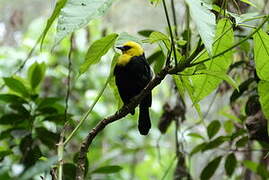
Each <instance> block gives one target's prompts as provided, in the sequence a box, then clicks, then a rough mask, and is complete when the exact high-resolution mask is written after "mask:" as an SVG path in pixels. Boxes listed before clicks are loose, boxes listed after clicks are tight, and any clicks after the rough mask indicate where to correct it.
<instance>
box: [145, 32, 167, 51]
mask: <svg viewBox="0 0 269 180" xmlns="http://www.w3.org/2000/svg"><path fill="white" fill-rule="evenodd" d="M159 41H162V42H163V43H164V44H165V46H166V47H167V48H168V49H169V48H170V40H169V37H168V36H167V35H166V34H164V33H162V32H158V31H154V32H152V33H151V34H150V36H149V38H148V39H146V40H143V42H145V43H151V44H153V43H156V42H159Z"/></svg>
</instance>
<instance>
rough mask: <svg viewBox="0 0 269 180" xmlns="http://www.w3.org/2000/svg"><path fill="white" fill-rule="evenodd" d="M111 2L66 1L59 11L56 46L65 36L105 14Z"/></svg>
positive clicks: (96, 0)
mask: <svg viewBox="0 0 269 180" xmlns="http://www.w3.org/2000/svg"><path fill="white" fill-rule="evenodd" d="M112 1H113V0H68V2H67V3H66V5H65V7H64V8H63V9H62V10H61V12H60V15H59V20H58V25H57V34H56V40H55V41H56V42H55V43H56V44H58V43H59V42H60V41H61V40H62V39H63V38H64V37H65V36H66V35H68V34H70V33H72V32H74V31H76V30H77V29H79V28H81V27H84V26H85V25H87V24H88V23H89V22H90V21H91V20H92V19H94V18H96V17H100V16H102V15H104V14H105V13H106V11H107V10H108V8H109V7H110V6H111V4H112Z"/></svg>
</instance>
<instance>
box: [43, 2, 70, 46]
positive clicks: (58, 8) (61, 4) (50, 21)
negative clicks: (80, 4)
mask: <svg viewBox="0 0 269 180" xmlns="http://www.w3.org/2000/svg"><path fill="white" fill-rule="evenodd" d="M66 2H67V0H58V1H57V3H56V5H55V8H54V10H53V12H52V14H51V16H50V17H49V19H48V20H47V24H46V27H45V29H44V31H43V32H42V34H41V36H40V38H41V47H42V44H43V41H44V39H45V37H46V35H47V33H48V31H49V29H50V27H51V25H52V24H53V22H54V21H55V19H56V18H57V17H58V16H59V14H60V12H61V9H62V8H63V7H64V5H65V4H66Z"/></svg>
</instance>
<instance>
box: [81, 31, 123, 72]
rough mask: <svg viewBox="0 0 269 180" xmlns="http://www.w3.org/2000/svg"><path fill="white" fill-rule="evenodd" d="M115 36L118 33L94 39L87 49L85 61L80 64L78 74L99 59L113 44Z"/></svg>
mask: <svg viewBox="0 0 269 180" xmlns="http://www.w3.org/2000/svg"><path fill="white" fill-rule="evenodd" d="M117 37H118V34H115V33H114V34H110V35H107V36H105V37H103V38H101V39H99V40H97V41H95V42H94V43H93V44H92V45H91V46H90V48H89V49H88V52H87V54H86V58H85V61H84V63H83V64H82V65H81V66H80V74H83V73H84V72H86V71H87V70H88V69H89V68H90V66H91V65H93V64H96V63H98V62H99V61H100V60H101V57H102V56H104V55H105V54H106V53H107V52H108V50H109V49H110V48H111V47H112V46H113V45H114V42H115V40H116V39H117Z"/></svg>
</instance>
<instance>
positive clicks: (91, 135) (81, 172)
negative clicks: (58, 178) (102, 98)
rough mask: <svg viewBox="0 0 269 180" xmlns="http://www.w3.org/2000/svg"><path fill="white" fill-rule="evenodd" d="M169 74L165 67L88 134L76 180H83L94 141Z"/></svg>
mask: <svg viewBox="0 0 269 180" xmlns="http://www.w3.org/2000/svg"><path fill="white" fill-rule="evenodd" d="M167 74H169V67H165V68H164V69H163V70H162V71H161V72H160V73H159V74H157V75H156V76H155V77H154V78H153V79H152V80H151V81H150V82H149V84H148V85H147V86H146V87H145V88H144V89H143V90H142V91H141V92H140V94H139V95H137V96H135V97H134V98H133V99H132V100H131V102H130V103H129V104H127V105H124V106H123V107H122V108H121V109H120V110H118V111H117V112H116V113H115V114H113V115H112V116H109V117H107V118H105V119H103V120H102V121H100V122H99V123H98V124H97V125H96V126H95V127H94V128H93V129H92V130H91V131H90V132H89V134H88V136H87V137H86V138H85V139H84V141H83V143H82V145H81V148H80V151H79V157H78V161H77V170H76V179H77V180H83V179H84V172H85V159H86V155H87V152H88V149H89V146H90V145H91V143H92V141H93V139H94V138H95V137H96V136H97V134H99V133H100V132H101V131H102V130H103V129H104V128H105V127H106V126H107V125H108V124H110V123H112V122H114V121H117V120H120V119H121V118H123V117H125V116H126V115H127V114H129V113H130V112H131V111H132V110H133V109H134V108H135V107H136V106H137V105H138V104H139V103H140V101H141V100H142V99H143V98H144V97H145V96H146V95H148V94H149V93H150V92H151V91H152V89H154V88H155V87H156V86H157V85H159V84H160V83H161V81H162V80H163V79H164V78H165V76H166V75H167Z"/></svg>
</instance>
